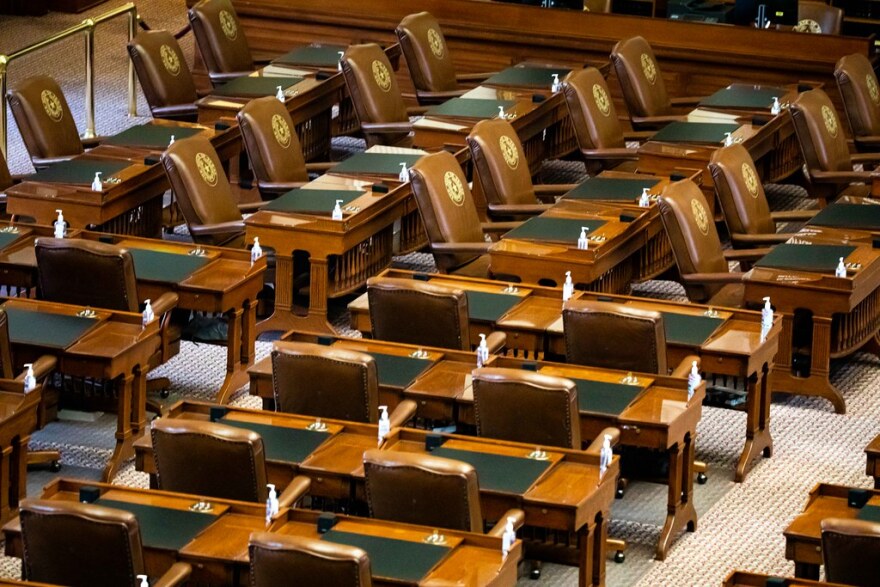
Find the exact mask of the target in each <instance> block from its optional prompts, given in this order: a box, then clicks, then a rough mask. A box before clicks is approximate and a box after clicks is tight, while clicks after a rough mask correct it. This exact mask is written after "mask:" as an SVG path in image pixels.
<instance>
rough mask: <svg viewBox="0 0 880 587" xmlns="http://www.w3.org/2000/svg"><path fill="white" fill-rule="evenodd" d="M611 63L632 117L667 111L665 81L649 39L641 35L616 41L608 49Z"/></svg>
mask: <svg viewBox="0 0 880 587" xmlns="http://www.w3.org/2000/svg"><path fill="white" fill-rule="evenodd" d="M611 63H612V64H613V65H614V71H615V72H617V79H618V81H619V82H620V88H621V89H622V90H623V99H624V101H625V102H626V107H627V108H628V109H629V112H630V114H631V115H632V116H661V115H663V114H669V111H670V109H671V104H670V101H669V95H668V94H667V93H666V84H665V83H664V81H663V76H662V75H661V74H660V68H659V67H658V66H657V59H656V58H655V57H654V51H653V49H651V45H649V44H648V41H646V40H645V39H644V38H642V37H631V38H629V39H623V40H622V41H619V42H618V43H617V44H616V45H614V48H613V49H611Z"/></svg>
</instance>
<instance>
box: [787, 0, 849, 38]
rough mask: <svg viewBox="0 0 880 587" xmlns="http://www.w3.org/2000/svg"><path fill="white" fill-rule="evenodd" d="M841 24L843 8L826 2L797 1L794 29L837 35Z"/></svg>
mask: <svg viewBox="0 0 880 587" xmlns="http://www.w3.org/2000/svg"><path fill="white" fill-rule="evenodd" d="M842 25H843V9H841V8H838V7H836V6H831V5H830V4H828V3H826V2H811V1H805V2H798V23H797V24H796V25H795V27H794V30H795V31H797V32H801V33H818V34H822V35H839V34H840V27H841V26H842Z"/></svg>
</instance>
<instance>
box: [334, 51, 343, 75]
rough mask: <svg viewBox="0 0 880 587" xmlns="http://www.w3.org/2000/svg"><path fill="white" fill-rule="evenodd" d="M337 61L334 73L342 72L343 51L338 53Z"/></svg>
mask: <svg viewBox="0 0 880 587" xmlns="http://www.w3.org/2000/svg"><path fill="white" fill-rule="evenodd" d="M338 53H339V61H338V62H337V63H336V71H342V56H343V55H345V51H339V52H338Z"/></svg>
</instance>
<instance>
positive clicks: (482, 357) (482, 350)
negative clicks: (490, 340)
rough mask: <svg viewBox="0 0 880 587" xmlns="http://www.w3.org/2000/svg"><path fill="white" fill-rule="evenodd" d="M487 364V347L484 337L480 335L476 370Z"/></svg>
mask: <svg viewBox="0 0 880 587" xmlns="http://www.w3.org/2000/svg"><path fill="white" fill-rule="evenodd" d="M487 362H489V345H487V344H486V335H485V334H483V333H480V344H479V345H478V346H477V368H478V369H479V368H480V367H482V366H483V365H485V364H486V363H487Z"/></svg>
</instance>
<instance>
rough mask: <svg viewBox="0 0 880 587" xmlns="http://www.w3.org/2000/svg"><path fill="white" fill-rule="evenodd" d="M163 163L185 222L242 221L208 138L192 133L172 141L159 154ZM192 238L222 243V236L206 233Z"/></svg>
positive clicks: (197, 223) (199, 240)
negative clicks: (188, 136) (187, 136)
mask: <svg viewBox="0 0 880 587" xmlns="http://www.w3.org/2000/svg"><path fill="white" fill-rule="evenodd" d="M162 165H164V166H165V175H167V176H168V182H169V183H170V184H171V189H172V190H174V194H175V195H176V196H177V203H178V205H179V206H180V211H181V212H182V213H183V217H184V219H185V220H186V223H187V225H193V224H195V225H199V224H219V223H221V222H231V221H234V220H241V212H240V211H239V210H238V206H236V205H235V197H234V196H233V194H232V188H231V187H230V186H229V181H228V180H227V179H226V172H224V171H223V167H222V165H221V164H220V158H219V157H218V156H217V151H215V150H214V147H213V146H212V145H211V143H210V141H208V139H206V138H204V137H199V136H195V137H190V138H187V139H182V140H180V141H175V142H174V144H172V145H170V146H169V147H168V148H167V149H166V150H165V152H164V153H162ZM225 236H228V235H224V237H225ZM193 240H195V241H196V242H200V243H203V244H212V245H221V244H223V240H222V239H221V237H213V236H205V237H197V238H193Z"/></svg>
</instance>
